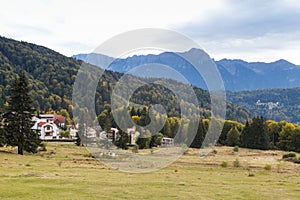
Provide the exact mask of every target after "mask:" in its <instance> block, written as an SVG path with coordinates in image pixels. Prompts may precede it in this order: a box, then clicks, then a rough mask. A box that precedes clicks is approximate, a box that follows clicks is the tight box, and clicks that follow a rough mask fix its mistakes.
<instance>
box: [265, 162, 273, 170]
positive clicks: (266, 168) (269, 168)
mask: <svg viewBox="0 0 300 200" xmlns="http://www.w3.org/2000/svg"><path fill="white" fill-rule="evenodd" d="M264 169H265V170H268V171H270V170H271V169H272V165H270V164H266V165H265V166H264Z"/></svg>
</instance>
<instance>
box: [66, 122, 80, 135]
mask: <svg viewBox="0 0 300 200" xmlns="http://www.w3.org/2000/svg"><path fill="white" fill-rule="evenodd" d="M67 128H68V129H69V130H70V136H71V137H72V138H75V137H77V133H78V124H72V125H68V126H67Z"/></svg>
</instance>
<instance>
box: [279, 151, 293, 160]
mask: <svg viewBox="0 0 300 200" xmlns="http://www.w3.org/2000/svg"><path fill="white" fill-rule="evenodd" d="M295 157H296V154H295V153H293V152H291V153H286V154H283V156H282V158H283V159H285V158H295Z"/></svg>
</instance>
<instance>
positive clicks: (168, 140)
mask: <svg viewBox="0 0 300 200" xmlns="http://www.w3.org/2000/svg"><path fill="white" fill-rule="evenodd" d="M161 146H162V147H171V146H174V139H173V138H167V137H163V138H162V139H161Z"/></svg>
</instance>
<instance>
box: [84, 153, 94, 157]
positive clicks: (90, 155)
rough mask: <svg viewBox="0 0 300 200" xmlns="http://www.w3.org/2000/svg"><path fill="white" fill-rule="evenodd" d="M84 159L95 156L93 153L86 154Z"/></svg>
mask: <svg viewBox="0 0 300 200" xmlns="http://www.w3.org/2000/svg"><path fill="white" fill-rule="evenodd" d="M83 157H86V158H93V154H91V153H86V154H83Z"/></svg>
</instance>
